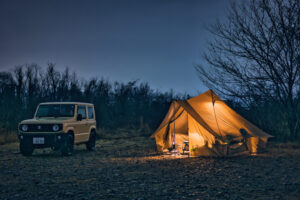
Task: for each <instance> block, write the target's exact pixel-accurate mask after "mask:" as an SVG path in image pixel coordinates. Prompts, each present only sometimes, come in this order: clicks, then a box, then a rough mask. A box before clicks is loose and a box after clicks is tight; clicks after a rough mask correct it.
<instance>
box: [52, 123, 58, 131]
mask: <svg viewBox="0 0 300 200" xmlns="http://www.w3.org/2000/svg"><path fill="white" fill-rule="evenodd" d="M52 130H53V131H55V132H56V131H59V126H58V125H57V124H54V125H53V126H52Z"/></svg>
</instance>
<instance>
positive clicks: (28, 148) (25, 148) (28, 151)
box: [20, 141, 34, 156]
mask: <svg viewBox="0 0 300 200" xmlns="http://www.w3.org/2000/svg"><path fill="white" fill-rule="evenodd" d="M33 150H34V148H33V146H32V145H31V144H26V143H25V142H22V141H20V152H21V154H22V155H23V156H31V155H32V153H33Z"/></svg>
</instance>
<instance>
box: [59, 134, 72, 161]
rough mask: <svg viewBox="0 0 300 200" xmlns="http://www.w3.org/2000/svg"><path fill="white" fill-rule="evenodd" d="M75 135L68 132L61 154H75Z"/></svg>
mask: <svg viewBox="0 0 300 200" xmlns="http://www.w3.org/2000/svg"><path fill="white" fill-rule="evenodd" d="M73 144H74V137H73V135H72V134H68V135H67V136H66V137H65V138H64V141H63V143H62V147H61V154H62V155H63V156H71V155H72V154H73Z"/></svg>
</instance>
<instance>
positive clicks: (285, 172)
mask: <svg viewBox="0 0 300 200" xmlns="http://www.w3.org/2000/svg"><path fill="white" fill-rule="evenodd" d="M99 133H100V137H101V139H99V140H98V141H97V148H96V151H95V152H87V151H86V150H85V146H83V145H82V146H76V147H75V151H74V155H73V156H71V157H61V156H60V154H59V152H52V151H51V150H49V149H47V150H35V152H34V154H33V156H31V157H23V156H21V155H20V154H18V143H10V144H6V145H1V146H0V199H140V200H141V199H300V190H299V188H300V146H299V145H297V144H278V143H271V144H270V145H269V148H268V152H267V153H265V154H260V155H257V156H249V157H247V156H244V157H234V158H184V157H174V156H158V155H156V151H155V141H154V140H153V139H150V138H149V137H140V136H137V135H135V134H134V133H122V134H121V133H119V134H113V133H111V134H110V133H106V134H105V132H103V131H102V132H101V131H99ZM130 135H135V136H133V137H132V136H130ZM129 136H130V137H129Z"/></svg>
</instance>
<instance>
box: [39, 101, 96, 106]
mask: <svg viewBox="0 0 300 200" xmlns="http://www.w3.org/2000/svg"><path fill="white" fill-rule="evenodd" d="M48 104H76V105H87V106H94V104H92V103H84V102H43V103H40V105H48Z"/></svg>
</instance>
